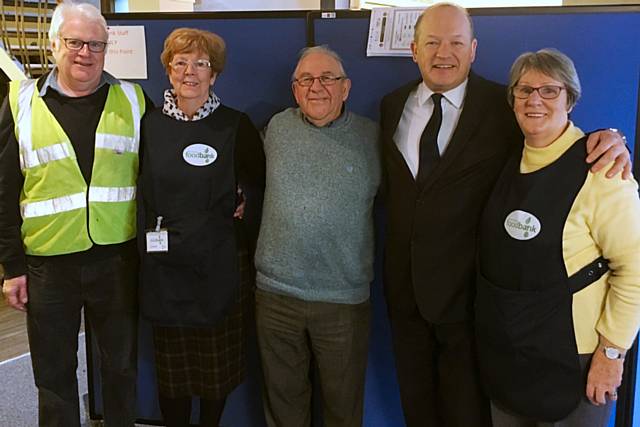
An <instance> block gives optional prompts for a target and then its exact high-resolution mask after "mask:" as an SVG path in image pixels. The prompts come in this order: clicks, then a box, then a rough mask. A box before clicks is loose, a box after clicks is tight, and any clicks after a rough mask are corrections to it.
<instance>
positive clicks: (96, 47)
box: [62, 37, 108, 53]
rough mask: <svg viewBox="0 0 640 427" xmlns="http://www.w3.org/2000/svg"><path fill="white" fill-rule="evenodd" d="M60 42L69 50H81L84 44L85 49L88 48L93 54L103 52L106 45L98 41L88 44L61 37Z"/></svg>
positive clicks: (90, 41) (91, 41)
mask: <svg viewBox="0 0 640 427" xmlns="http://www.w3.org/2000/svg"><path fill="white" fill-rule="evenodd" d="M62 40H63V41H64V45H65V46H66V47H67V49H69V50H82V48H83V47H84V45H85V44H86V45H87V47H89V50H90V51H91V52H93V53H100V52H104V50H105V49H106V47H107V44H108V43H107V42H102V41H100V40H89V41H88V42H85V41H83V40H79V39H72V38H68V37H63V38H62Z"/></svg>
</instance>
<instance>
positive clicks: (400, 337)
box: [390, 307, 491, 427]
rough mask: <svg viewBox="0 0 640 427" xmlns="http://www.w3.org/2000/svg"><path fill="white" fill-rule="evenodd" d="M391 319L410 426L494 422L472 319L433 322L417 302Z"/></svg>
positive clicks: (479, 425) (472, 426) (465, 426)
mask: <svg viewBox="0 0 640 427" xmlns="http://www.w3.org/2000/svg"><path fill="white" fill-rule="evenodd" d="M390 320H391V329H392V334H393V347H394V352H395V358H396V371H397V375H398V383H399V385H400V399H401V401H402V410H403V412H404V418H405V422H406V424H407V427H431V426H433V427H444V426H447V427H448V426H454V427H458V426H460V427H476V426H477V427H482V426H490V425H491V421H490V415H489V414H490V409H489V408H490V406H489V400H488V398H487V397H486V396H485V395H484V394H483V392H482V390H481V386H480V380H479V375H478V369H477V361H476V351H475V337H474V330H473V324H472V322H471V321H468V322H459V323H448V324H432V323H430V322H428V321H426V320H425V319H424V318H423V317H422V316H421V315H420V313H419V311H418V308H417V307H415V309H414V310H413V311H412V312H409V313H407V312H396V311H394V310H393V309H392V310H390Z"/></svg>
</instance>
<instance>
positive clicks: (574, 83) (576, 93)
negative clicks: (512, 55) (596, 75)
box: [507, 48, 582, 109]
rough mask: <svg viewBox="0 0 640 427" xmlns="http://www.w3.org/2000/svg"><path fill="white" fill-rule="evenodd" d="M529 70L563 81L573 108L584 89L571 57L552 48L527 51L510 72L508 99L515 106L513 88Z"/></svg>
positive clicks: (568, 101)
mask: <svg viewBox="0 0 640 427" xmlns="http://www.w3.org/2000/svg"><path fill="white" fill-rule="evenodd" d="M527 71H537V72H539V73H542V74H544V75H546V76H549V77H551V78H553V79H555V80H558V81H559V82H561V83H562V84H563V85H564V87H565V90H566V91H567V107H568V108H569V109H571V108H573V107H574V106H575V105H576V103H577V102H578V99H580V94H581V93H582V89H581V87H580V79H579V78H578V72H577V71H576V67H575V65H574V64H573V61H572V60H571V58H569V57H568V56H567V55H565V54H564V53H562V52H560V51H559V50H556V49H552V48H545V49H540V50H539V51H537V52H526V53H523V54H522V55H520V56H519V57H518V58H517V59H516V60H515V62H514V63H513V65H512V66H511V71H510V72H509V90H508V91H507V100H508V101H509V105H510V106H511V107H513V88H514V87H515V86H516V85H517V84H518V81H519V80H520V78H521V77H522V75H523V74H524V73H526V72H527Z"/></svg>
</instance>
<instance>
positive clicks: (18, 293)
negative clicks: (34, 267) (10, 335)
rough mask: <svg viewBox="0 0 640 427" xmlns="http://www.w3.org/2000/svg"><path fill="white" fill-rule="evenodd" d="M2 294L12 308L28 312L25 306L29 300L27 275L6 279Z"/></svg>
mask: <svg viewBox="0 0 640 427" xmlns="http://www.w3.org/2000/svg"><path fill="white" fill-rule="evenodd" d="M2 293H3V294H4V297H5V298H6V299H7V303H8V304H9V306H10V307H12V308H15V309H16V310H20V311H27V307H26V306H25V304H26V303H27V301H28V300H29V298H28V295H27V275H26V274H24V275H22V276H18V277H12V278H11V279H5V280H4V283H3V284H2Z"/></svg>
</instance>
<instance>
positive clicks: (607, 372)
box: [587, 345, 624, 406]
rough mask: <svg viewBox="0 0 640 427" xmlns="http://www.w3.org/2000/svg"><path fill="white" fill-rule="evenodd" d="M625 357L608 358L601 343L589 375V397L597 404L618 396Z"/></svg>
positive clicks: (593, 358) (594, 356)
mask: <svg viewBox="0 0 640 427" xmlns="http://www.w3.org/2000/svg"><path fill="white" fill-rule="evenodd" d="M623 363H624V359H616V360H611V359H607V358H606V357H605V355H604V352H603V351H602V346H601V345H599V346H598V348H597V349H596V351H595V352H594V353H593V357H592V358H591V366H590V367H589V375H588V376H587V398H588V399H589V401H590V402H591V403H593V404H594V405H596V406H599V405H604V404H606V403H607V397H606V395H607V394H608V395H609V399H610V400H616V399H617V398H618V391H617V390H618V387H620V384H622V371H623V369H624V366H623Z"/></svg>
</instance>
